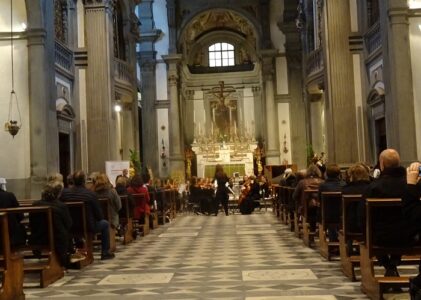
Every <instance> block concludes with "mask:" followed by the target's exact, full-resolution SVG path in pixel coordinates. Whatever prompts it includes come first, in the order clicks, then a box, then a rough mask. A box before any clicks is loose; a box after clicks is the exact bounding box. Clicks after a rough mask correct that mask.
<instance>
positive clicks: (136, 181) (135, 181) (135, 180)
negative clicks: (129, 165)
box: [130, 174, 143, 188]
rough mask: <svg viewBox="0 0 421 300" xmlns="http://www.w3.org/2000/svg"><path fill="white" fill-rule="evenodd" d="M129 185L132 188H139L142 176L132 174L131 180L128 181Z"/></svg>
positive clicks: (141, 183)
mask: <svg viewBox="0 0 421 300" xmlns="http://www.w3.org/2000/svg"><path fill="white" fill-rule="evenodd" d="M130 185H131V186H132V187H134V188H139V187H141V186H143V179H142V176H140V175H138V174H136V175H135V176H133V178H132V181H131V182H130Z"/></svg>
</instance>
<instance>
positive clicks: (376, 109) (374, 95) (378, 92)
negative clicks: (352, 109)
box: [367, 81, 387, 161]
mask: <svg viewBox="0 0 421 300" xmlns="http://www.w3.org/2000/svg"><path fill="white" fill-rule="evenodd" d="M367 113H368V116H367V117H368V124H369V131H370V141H371V145H372V149H373V151H372V156H373V160H374V161H376V160H377V157H378V155H379V153H380V152H381V151H383V150H384V149H386V148H387V134H386V133H387V128H386V126H387V122H386V103H385V91H384V83H383V82H381V81H377V82H376V83H375V84H374V85H373V88H372V89H371V91H370V92H369V94H368V97H367Z"/></svg>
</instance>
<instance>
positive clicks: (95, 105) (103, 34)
mask: <svg viewBox="0 0 421 300" xmlns="http://www.w3.org/2000/svg"><path fill="white" fill-rule="evenodd" d="M112 26H113V25H112V12H111V3H110V1H107V0H102V1H101V0H96V1H93V0H90V1H88V0H87V1H85V28H86V48H87V51H88V67H87V72H86V88H87V102H86V111H87V132H88V168H89V170H88V171H89V172H94V171H104V170H105V161H107V160H113V159H116V158H117V157H118V154H117V153H114V152H116V151H115V148H116V147H115V132H114V130H113V128H111V124H113V123H114V122H112V121H110V120H112V119H114V118H115V115H113V104H114V103H113V101H114V84H113V82H112V77H111V74H114V72H113V67H114V66H113V61H114V60H113V56H114V55H113V46H112V45H113V39H112ZM113 132H114V134H113Z"/></svg>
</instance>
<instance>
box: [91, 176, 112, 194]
mask: <svg viewBox="0 0 421 300" xmlns="http://www.w3.org/2000/svg"><path fill="white" fill-rule="evenodd" d="M110 186H111V184H110V180H109V179H108V176H107V174H105V173H100V174H99V175H98V176H97V177H96V179H95V185H94V190H95V191H96V192H99V191H103V190H107V189H109V188H110Z"/></svg>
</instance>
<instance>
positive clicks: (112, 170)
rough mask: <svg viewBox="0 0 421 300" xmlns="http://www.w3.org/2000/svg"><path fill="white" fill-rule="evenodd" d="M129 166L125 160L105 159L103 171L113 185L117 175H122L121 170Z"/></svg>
mask: <svg viewBox="0 0 421 300" xmlns="http://www.w3.org/2000/svg"><path fill="white" fill-rule="evenodd" d="M129 168H130V162H129V161H125V160H120V161H106V162H105V172H106V173H107V176H108V178H109V179H110V181H111V183H112V184H113V186H115V179H116V177H117V176H118V175H123V170H124V169H127V170H129Z"/></svg>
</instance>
